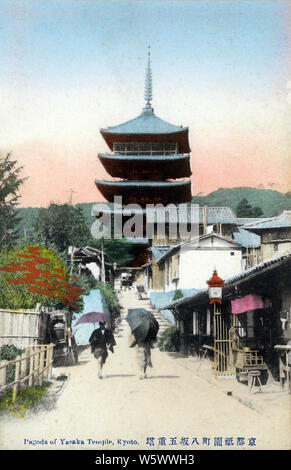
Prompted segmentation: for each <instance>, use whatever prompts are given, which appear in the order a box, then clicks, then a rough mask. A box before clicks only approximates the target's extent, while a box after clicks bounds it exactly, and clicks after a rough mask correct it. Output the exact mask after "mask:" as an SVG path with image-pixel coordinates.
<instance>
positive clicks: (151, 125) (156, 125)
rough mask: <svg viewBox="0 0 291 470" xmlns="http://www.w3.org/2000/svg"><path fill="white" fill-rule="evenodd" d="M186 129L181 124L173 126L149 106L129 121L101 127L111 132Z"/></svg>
mask: <svg viewBox="0 0 291 470" xmlns="http://www.w3.org/2000/svg"><path fill="white" fill-rule="evenodd" d="M186 129H188V128H187V127H183V126H175V125H173V124H170V123H168V122H166V121H164V120H163V119H160V118H159V117H157V116H156V115H155V114H154V110H153V109H152V108H151V107H146V108H144V109H143V111H142V113H141V114H140V115H139V116H137V117H136V118H134V119H131V120H130V121H126V122H124V123H122V124H119V125H117V126H110V127H108V128H107V129H101V132H104V133H112V134H172V133H174V132H181V131H185V130H186Z"/></svg>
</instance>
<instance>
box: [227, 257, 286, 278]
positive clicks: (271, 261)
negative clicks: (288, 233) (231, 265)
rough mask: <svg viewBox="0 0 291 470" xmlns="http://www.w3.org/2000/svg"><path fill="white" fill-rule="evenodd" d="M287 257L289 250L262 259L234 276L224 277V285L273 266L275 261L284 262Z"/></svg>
mask: <svg viewBox="0 0 291 470" xmlns="http://www.w3.org/2000/svg"><path fill="white" fill-rule="evenodd" d="M288 259H291V252H288V253H283V254H281V255H279V256H275V257H274V258H271V259H269V260H266V261H263V262H262V263H259V264H257V265H256V266H253V267H252V268H249V269H246V270H245V271H242V272H240V273H239V274H235V275H234V276H231V277H229V278H228V279H226V281H225V283H224V285H225V286H228V285H231V284H233V283H234V282H236V281H240V280H241V279H244V278H246V277H248V276H249V275H251V274H255V273H257V272H260V271H262V270H264V269H265V268H267V267H269V266H273V265H275V264H277V263H280V262H284V261H286V260H288Z"/></svg>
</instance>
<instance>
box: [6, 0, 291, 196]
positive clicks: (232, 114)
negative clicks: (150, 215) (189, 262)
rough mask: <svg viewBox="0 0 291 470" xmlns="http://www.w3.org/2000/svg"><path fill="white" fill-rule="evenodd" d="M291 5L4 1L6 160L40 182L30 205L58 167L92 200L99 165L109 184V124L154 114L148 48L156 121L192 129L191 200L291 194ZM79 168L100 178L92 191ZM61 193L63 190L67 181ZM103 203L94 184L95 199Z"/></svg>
mask: <svg viewBox="0 0 291 470" xmlns="http://www.w3.org/2000/svg"><path fill="white" fill-rule="evenodd" d="M290 7H291V2H290V1H288V0H287V1H280V0H274V1H263V0H258V1H257V0H252V1H243V0H242V1H219V0H217V1H215V0H214V1H195V0H193V1H191V0H190V1H178V0H177V1H171V0H169V1H167V0H165V1H152V0H147V1H137V0H134V1H131V2H126V1H120V0H119V1H106V2H105V1H93V0H90V1H88V0H75V1H69V0H58V1H54V0H49V1H43V0H25V1H23V0H17V1H15V0H9V1H7V0H0V44H1V53H0V120H1V126H0V151H1V150H3V149H5V150H6V149H7V150H13V151H14V152H16V156H17V157H19V160H20V161H21V163H23V165H24V167H25V169H26V171H27V173H28V174H34V173H35V176H31V178H30V181H31V182H32V183H31V185H30V186H28V185H27V187H26V188H27V194H26V195H24V199H25V200H27V201H30V202H31V201H32V200H34V199H35V198H36V197H38V195H37V196H36V193H35V194H32V192H31V191H32V189H31V188H33V187H34V186H33V184H34V183H33V181H34V179H33V178H37V171H39V172H43V171H44V168H45V165H46V166H47V167H46V171H50V172H51V174H53V172H54V171H55V168H56V162H57V164H60V163H62V164H63V165H64V167H63V171H64V172H65V173H66V177H67V178H68V181H67V182H65V184H66V185H67V186H68V187H76V186H78V191H79V194H80V196H79V197H80V199H81V200H85V196H84V191H85V189H84V190H83V189H82V188H84V183H85V181H87V178H88V177H89V176H90V178H92V177H91V175H92V172H93V171H94V168H96V175H95V176H96V177H97V176H98V175H99V176H102V171H103V170H102V168H101V167H100V166H98V165H99V164H98V162H97V163H96V153H97V152H98V151H101V152H102V151H106V150H108V149H107V148H106V145H105V143H104V141H103V140H102V138H101V136H100V134H99V129H100V127H106V126H111V125H116V124H119V123H121V122H124V121H126V120H128V119H131V118H133V117H136V116H137V114H139V113H140V111H141V108H142V107H143V105H144V100H143V94H144V72H145V67H146V63H147V47H148V45H149V44H150V45H151V54H152V69H153V107H154V109H155V112H156V114H157V115H158V116H159V117H161V118H162V119H165V120H167V121H169V122H171V123H173V124H176V125H181V124H182V125H184V126H189V129H190V146H191V148H192V169H193V170H194V171H193V174H194V176H193V182H194V190H193V192H194V193H196V192H198V191H206V192H208V191H210V190H213V189H215V186H216V185H217V186H218V187H219V186H224V185H227V186H231V185H234V186H236V185H251V186H254V185H255V184H256V182H257V180H258V179H260V181H259V182H260V183H264V180H266V181H269V180H273V181H274V182H275V185H276V187H277V188H278V189H279V188H281V189H284V190H287V189H289V186H290V184H289V182H287V181H285V180H284V179H286V174H287V168H288V163H289V162H288V158H290V127H291V125H290V104H288V102H287V83H288V82H289V81H290V80H291V54H290V45H291V40H290V37H291V8H290ZM44 155H45V157H44ZM221 159H223V161H221ZM217 160H219V161H220V166H221V175H220V177H219V178H218V180H217V181H216V177H217V170H216V169H215V168H214V167H215V164H216V161H217ZM81 161H82V165H83V167H86V166H87V168H88V172H90V175H89V173H88V175H89V176H88V175H86V174H85V173H84V175H83V180H82V183H80V171H79V169H80V162H81ZM242 162H244V165H245V166H244V167H243V168H241V167H240V170H238V171H237V170H236V168H238V167H237V165H238V164H239V165H242ZM250 164H251V165H255V167H254V168H252V170H251V171H250V168H249V165H250ZM93 165H94V167H93ZM266 170H267V171H266ZM33 172H34V173H33ZM276 172H277V175H276ZM228 173H229V174H228ZM236 173H237V174H236ZM265 173H266V174H265ZM75 175H76V176H75ZM215 175H216V176H215ZM258 175H259V176H258ZM273 175H275V176H274V177H273ZM103 176H106V175H104V174H103ZM42 184H45V181H43V183H42ZM58 185H59V188H60V189H59V192H60V193H61V191H62V189H63V185H64V180H63V178H62V179H61V175H60V181H59V182H58ZM49 189H50V188H49ZM49 189H48V192H49ZM82 191H83V192H82ZM95 194H96V190H95V188H94V187H92V189H91V193H90V194H89V195H88V198H89V200H94V195H95ZM48 197H50V198H52V196H51V195H50V196H49V195H48ZM57 197H58V200H60V201H62V200H63V199H62V197H61V196H57Z"/></svg>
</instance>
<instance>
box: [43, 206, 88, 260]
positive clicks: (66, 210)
mask: <svg viewBox="0 0 291 470" xmlns="http://www.w3.org/2000/svg"><path fill="white" fill-rule="evenodd" d="M34 228H35V235H36V237H37V240H38V242H41V243H44V244H45V246H46V247H51V246H54V247H56V248H57V250H58V251H60V252H67V250H68V247H69V246H76V247H81V246H86V245H88V244H89V243H88V242H89V241H90V240H91V238H92V237H91V233H90V230H89V227H88V226H87V224H86V222H85V219H84V217H83V214H82V212H81V211H80V210H79V209H76V208H75V207H73V206H71V205H69V204H62V205H59V204H51V205H50V206H49V207H48V208H47V209H44V208H42V209H41V210H40V213H39V216H38V218H37V220H36V223H35V226H34Z"/></svg>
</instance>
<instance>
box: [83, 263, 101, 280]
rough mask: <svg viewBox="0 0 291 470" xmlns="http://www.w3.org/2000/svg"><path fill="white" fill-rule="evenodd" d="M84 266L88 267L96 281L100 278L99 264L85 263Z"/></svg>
mask: <svg viewBox="0 0 291 470" xmlns="http://www.w3.org/2000/svg"><path fill="white" fill-rule="evenodd" d="M86 268H88V269H89V270H90V271H91V273H92V274H93V276H94V277H95V279H96V280H97V281H99V280H100V266H98V264H96V263H88V264H86Z"/></svg>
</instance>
